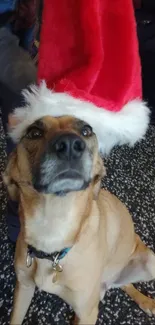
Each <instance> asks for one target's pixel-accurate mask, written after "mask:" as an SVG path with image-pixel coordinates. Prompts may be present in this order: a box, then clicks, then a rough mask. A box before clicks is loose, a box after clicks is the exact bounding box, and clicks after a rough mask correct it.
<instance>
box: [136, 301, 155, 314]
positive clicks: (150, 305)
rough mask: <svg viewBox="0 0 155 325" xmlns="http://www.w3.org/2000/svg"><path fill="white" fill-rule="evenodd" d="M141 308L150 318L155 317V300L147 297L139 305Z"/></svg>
mask: <svg viewBox="0 0 155 325" xmlns="http://www.w3.org/2000/svg"><path fill="white" fill-rule="evenodd" d="M139 307H140V308H141V309H142V310H143V311H144V312H145V313H146V314H148V316H154V315H155V299H151V298H148V297H146V298H145V299H144V300H143V301H142V302H141V303H140V305H139Z"/></svg>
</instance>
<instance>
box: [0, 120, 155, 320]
mask: <svg viewBox="0 0 155 325" xmlns="http://www.w3.org/2000/svg"><path fill="white" fill-rule="evenodd" d="M13 123H14V122H13ZM17 123H18V121H17ZM42 123H43V126H44V136H43V138H41V139H40V138H39V139H36V140H31V139H29V138H27V137H26V134H27V132H28V131H27V130H25V135H24V136H23V138H22V139H21V140H20V142H19V144H18V145H17V148H16V150H15V151H14V152H13V153H12V155H11V156H10V159H9V162H8V166H7V168H6V171H5V174H4V181H5V183H6V185H7V188H8V192H9V194H10V197H11V198H12V199H16V200H18V201H19V215H20V221H21V231H20V235H19V238H18V241H17V245H16V253H15V270H16V275H17V283H16V288H15V293H14V304H13V312H12V316H11V324H14V325H15V324H21V323H22V322H23V319H24V316H25V314H26V312H27V309H28V307H29V305H30V302H31V299H32V297H33V294H34V290H35V286H38V287H39V288H40V289H42V290H44V291H47V292H50V293H54V294H56V295H58V296H60V297H61V298H62V299H64V300H65V301H66V302H67V303H69V304H70V305H71V306H72V307H73V309H74V311H75V313H76V318H75V323H76V324H89V325H90V324H95V323H96V320H97V315H98V304H99V301H100V299H103V297H104V294H105V292H106V290H108V289H109V288H110V287H122V289H123V290H124V291H126V292H127V293H128V294H129V295H130V296H131V297H132V298H133V299H134V300H135V301H136V302H137V303H138V305H139V307H140V308H142V309H143V310H144V311H145V312H147V313H149V314H155V301H154V300H153V299H150V298H147V297H145V296H144V295H143V294H141V293H140V292H138V291H137V290H136V289H135V288H134V287H133V285H131V284H130V283H134V282H137V281H150V280H152V279H154V278H155V255H154V254H153V252H152V251H151V250H150V249H149V248H147V247H146V246H145V245H144V243H142V241H141V240H140V238H139V237H138V236H137V235H136V234H135V232H134V226H133V221H132V218H131V216H130V214H129V212H128V211H127V209H126V207H125V206H124V205H123V204H122V203H121V202H120V201H119V200H118V199H117V198H116V197H115V196H114V195H112V194H110V193H109V192H108V191H106V190H104V189H100V181H101V178H102V177H103V176H104V174H105V169H104V166H103V163H102V160H101V158H100V156H99V153H98V145H97V139H96V136H95V134H93V133H92V134H90V135H89V136H86V137H84V136H82V135H81V133H80V132H81V131H80V127H79V125H81V124H78V123H80V122H79V121H77V120H76V119H75V118H73V117H67V116H66V117H59V118H52V117H44V118H43V119H42ZM77 125H78V127H77ZM68 132H69V134H70V135H72V134H76V135H77V136H78V137H80V138H82V139H83V141H84V142H85V145H86V149H85V150H86V151H87V156H86V157H87V160H86V159H83V160H82V164H83V166H84V167H85V166H86V168H87V170H89V182H88V184H87V186H86V187H85V188H82V187H81V189H80V188H77V189H76V186H77V187H78V186H79V185H76V184H75V183H74V187H73V188H74V190H71V188H70V190H68V191H67V192H66V193H65V191H64V188H63V191H64V192H63V195H59V194H58V193H52V191H51V193H50V192H49V191H48V193H45V192H44V191H37V190H36V188H35V185H34V177H33V176H34V175H33V173H34V170H35V172H36V170H37V169H39V168H40V161H41V159H42V158H41V157H44V159H45V156H46V149H45V148H47V145H48V144H49V142H50V143H51V141H53V139H55V137H57V135H58V134H60V133H63V134H66V133H68ZM48 154H49V151H48ZM49 156H50V158H51V165H52V166H55V165H54V164H53V160H52V159H53V158H52V153H51V154H49ZM86 157H85V158H86ZM50 158H49V159H50ZM81 159H82V158H81ZM44 162H45V160H44ZM46 168H49V166H48V167H47V166H46ZM46 168H45V169H46ZM52 168H55V167H52ZM52 168H51V169H50V173H49V175H52V171H53V170H54V169H52ZM61 168H62V167H61ZM45 173H46V170H45ZM37 175H38V174H37ZM82 175H83V176H82V177H85V176H84V174H82ZM87 176H88V175H87ZM51 181H52V180H51ZM53 182H55V179H54V180H53ZM73 182H74V181H73ZM28 244H30V245H32V246H34V247H35V248H36V249H38V250H42V251H44V252H47V253H52V252H55V251H61V250H62V249H63V248H65V247H71V250H70V251H69V252H68V254H67V255H66V256H65V257H64V258H63V259H62V260H61V265H62V267H63V272H62V273H59V274H58V277H57V281H56V282H53V277H54V273H53V272H52V266H51V262H50V261H48V260H42V259H38V258H35V259H34V261H33V263H32V266H31V267H30V268H27V266H26V256H27V245H28Z"/></svg>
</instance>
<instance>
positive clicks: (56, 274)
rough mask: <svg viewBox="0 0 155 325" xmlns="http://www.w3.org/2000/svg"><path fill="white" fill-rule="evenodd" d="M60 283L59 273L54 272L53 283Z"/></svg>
mask: <svg viewBox="0 0 155 325" xmlns="http://www.w3.org/2000/svg"><path fill="white" fill-rule="evenodd" d="M57 281H58V273H57V272H54V274H53V279H52V282H53V283H55V282H57Z"/></svg>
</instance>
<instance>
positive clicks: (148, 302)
mask: <svg viewBox="0 0 155 325" xmlns="http://www.w3.org/2000/svg"><path fill="white" fill-rule="evenodd" d="M154 279H155V254H154V253H153V252H152V251H151V249H149V248H148V247H146V245H145V244H144V243H143V242H142V241H141V239H140V238H139V236H136V248H135V251H134V253H133V255H132V256H131V259H130V261H129V263H128V265H127V266H126V267H125V268H124V269H123V270H122V272H121V273H120V276H119V279H117V281H116V282H118V283H120V284H122V289H123V290H124V291H125V292H126V293H127V294H128V295H129V296H130V297H131V298H132V299H133V300H134V301H135V302H136V303H137V304H138V305H139V307H140V308H141V309H142V310H144V311H145V312H146V313H148V314H149V315H152V314H153V315H155V300H154V299H151V298H148V297H146V296H144V295H143V294H142V293H140V292H139V291H138V290H137V289H136V288H135V287H134V286H133V285H132V284H129V283H135V282H139V281H151V280H154Z"/></svg>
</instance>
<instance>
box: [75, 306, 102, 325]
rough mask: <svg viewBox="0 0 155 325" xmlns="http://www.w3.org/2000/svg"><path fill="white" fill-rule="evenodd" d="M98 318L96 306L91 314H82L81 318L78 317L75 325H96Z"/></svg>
mask: <svg viewBox="0 0 155 325" xmlns="http://www.w3.org/2000/svg"><path fill="white" fill-rule="evenodd" d="M97 317H98V305H97V306H95V307H94V308H93V309H92V310H91V312H90V313H81V315H79V317H78V316H77V315H76V316H75V319H74V325H95V324H96V322H97Z"/></svg>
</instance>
